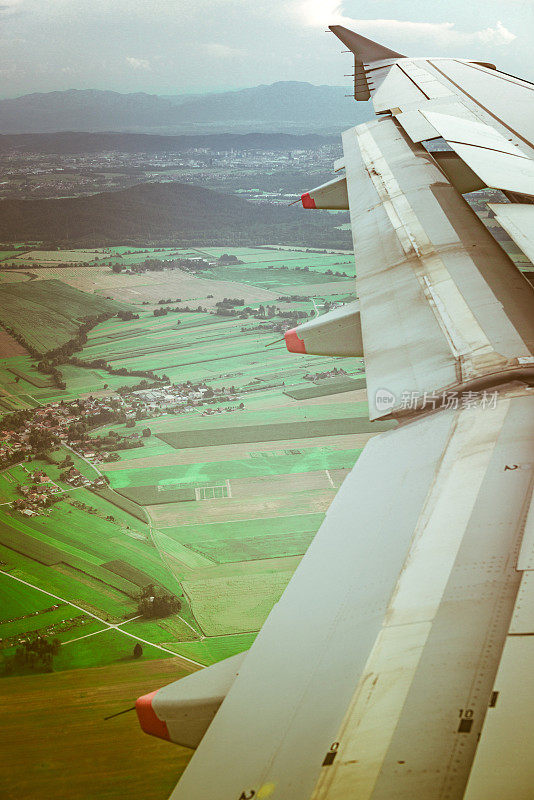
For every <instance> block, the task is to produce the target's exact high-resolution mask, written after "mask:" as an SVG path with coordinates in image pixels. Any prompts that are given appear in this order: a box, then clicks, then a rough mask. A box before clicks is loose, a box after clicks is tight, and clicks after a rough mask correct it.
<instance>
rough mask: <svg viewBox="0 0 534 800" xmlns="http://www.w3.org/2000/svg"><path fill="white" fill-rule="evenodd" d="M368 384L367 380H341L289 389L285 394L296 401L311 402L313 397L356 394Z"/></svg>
mask: <svg viewBox="0 0 534 800" xmlns="http://www.w3.org/2000/svg"><path fill="white" fill-rule="evenodd" d="M366 385H367V383H366V380H365V378H341V379H337V378H336V379H335V380H333V381H328V382H325V383H321V384H319V385H318V386H303V387H302V388H299V387H298V386H297V387H296V388H295V389H287V391H285V392H284V394H286V395H287V396H288V397H292V398H293V399H294V400H310V399H311V398H312V397H324V396H326V395H329V394H342V393H343V392H354V391H356V389H365V387H366Z"/></svg>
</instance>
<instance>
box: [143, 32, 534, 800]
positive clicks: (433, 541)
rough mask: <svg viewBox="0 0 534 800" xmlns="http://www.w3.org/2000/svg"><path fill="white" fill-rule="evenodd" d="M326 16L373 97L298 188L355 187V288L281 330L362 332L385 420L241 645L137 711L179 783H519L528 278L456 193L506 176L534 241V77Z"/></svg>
mask: <svg viewBox="0 0 534 800" xmlns="http://www.w3.org/2000/svg"><path fill="white" fill-rule="evenodd" d="M332 30H333V31H334V33H335V34H336V35H337V36H338V37H339V38H340V39H341V40H342V41H343V42H344V43H345V44H346V46H347V47H348V48H349V50H351V51H352V52H353V53H354V60H355V91H354V94H355V98H356V99H367V98H368V97H369V96H372V97H373V102H374V104H375V109H376V111H377V114H378V115H379V119H378V120H377V121H375V122H371V123H366V124H364V125H359V126H357V127H355V128H352V129H350V130H349V131H346V132H345V133H344V134H343V152H344V156H343V159H342V160H340V162H338V163H337V164H336V169H337V170H338V171H341V170H344V174H343V175H342V176H341V177H339V178H338V179H337V180H334V181H332V182H330V183H328V184H325V185H323V186H321V187H317V189H313V190H310V191H309V192H306V193H305V194H304V195H303V198H302V200H303V205H304V206H305V207H307V208H347V207H348V209H349V210H350V216H351V224H352V231H353V238H354V248H355V257H356V273H357V292H358V302H357V303H351V304H350V305H349V306H346V307H343V308H340V309H335V310H334V311H333V312H329V314H326V315H325V316H324V317H322V318H318V319H316V320H312V321H311V322H308V323H305V324H304V325H302V326H300V327H298V328H296V329H293V330H292V331H288V333H287V334H286V343H287V346H288V349H290V350H291V351H293V352H308V353H318V354H337V355H351V354H352V355H361V354H363V356H364V358H365V366H366V375H367V386H368V392H369V404H370V416H371V418H372V419H375V420H377V419H381V420H392V421H395V422H396V423H397V425H396V427H395V428H394V429H392V430H388V431H387V432H384V433H381V434H380V435H378V436H375V437H374V438H373V439H372V440H371V441H370V442H369V443H368V444H367V446H366V447H365V449H364V452H363V453H362V455H361V457H360V458H359V460H358V462H357V464H356V465H355V467H354V469H353V470H352V472H351V473H350V474H349V476H348V477H347V478H346V480H345V482H344V483H343V485H342V487H341V489H340V490H339V492H338V494H337V496H336V498H335V500H334V502H333V503H332V505H331V507H330V509H329V511H328V513H327V515H326V518H325V521H324V523H323V525H322V526H321V528H320V530H319V531H318V533H317V534H316V536H315V539H314V541H313V542H312V544H311V546H310V548H309V549H308V551H307V553H306V555H305V556H304V558H303V559H302V561H301V563H300V565H299V567H298V569H297V571H296V572H295V574H294V576H293V578H292V580H291V581H290V583H289V585H288V587H287V589H286V591H285V592H284V594H283V596H282V598H281V599H280V601H279V602H278V603H277V604H276V606H275V607H274V608H273V610H272V612H271V614H270V615H269V617H268V619H267V621H266V622H265V624H264V626H263V628H262V630H261V631H260V633H259V635H258V637H257V639H256V641H255V643H254V644H253V646H252V647H251V649H250V650H249V651H248V652H247V653H246V654H244V655H243V656H239V657H234V658H233V659H229V660H228V661H226V662H221V663H220V664H218V665H216V666H215V667H210V668H208V669H206V670H203V671H202V672H200V673H195V674H194V675H191V676H189V677H187V678H184V679H182V680H181V681H177V682H176V683H175V684H171V686H169V687H165V688H164V689H161V690H159V691H157V692H153V693H151V694H150V695H147V696H146V697H144V698H141V699H140V700H139V701H138V713H139V716H140V719H141V723H142V725H143V727H144V729H145V730H147V731H148V732H152V733H155V734H156V735H160V736H163V737H164V738H168V739H171V740H172V741H176V742H180V743H183V744H187V745H189V746H197V749H196V752H195V754H194V756H193V758H192V760H191V762H190V764H189V766H188V768H187V769H186V771H185V773H184V775H183V776H182V778H181V780H180V782H179V783H178V786H177V787H176V789H175V791H174V792H173V794H172V800H207V798H213V800H265V799H266V798H272V800H346V798H351V797H354V798H356V797H357V798H358V800H386V798H387V800H391V798H395V800H413V798H418V800H460V798H465V799H466V800H482V798H484V800H502V798H514V800H523V799H524V800H527V798H531V797H532V785H533V780H534V766H533V765H534V758H533V755H534V754H533V752H532V747H533V745H532V740H533V733H534V722H533V719H534V669H533V666H534V504H533V500H532V490H533V485H534V393H533V392H534V390H533V386H534V291H533V288H532V286H531V285H530V284H529V282H528V281H527V280H526V279H525V277H524V276H523V275H522V274H521V273H520V272H519V270H518V269H517V267H516V266H515V264H514V263H513V262H512V261H511V259H510V258H509V256H508V254H507V252H506V250H505V249H503V247H501V244H500V243H499V241H500V240H499V241H497V240H496V238H494V236H493V235H492V234H491V233H490V232H489V230H488V229H487V227H486V226H485V225H484V224H483V223H482V222H481V221H480V219H479V218H478V216H477V215H476V214H475V213H474V212H473V211H472V209H471V207H470V206H469V205H468V203H467V202H466V201H465V199H464V198H463V194H465V193H466V192H470V191H475V190H477V189H479V188H483V187H489V188H492V189H498V190H500V191H501V194H500V195H497V197H500V200H499V201H498V202H497V203H495V202H494V200H495V197H492V198H491V200H492V208H491V209H490V212H491V213H492V214H493V215H494V219H495V220H497V221H499V222H500V220H501V219H502V228H503V229H506V230H507V231H508V232H509V233H510V235H511V236H512V238H513V239H514V242H515V246H516V248H517V249H520V248H521V247H524V249H525V252H526V251H527V250H528V246H530V247H532V223H533V221H534V205H533V196H534V179H533V172H532V170H533V166H534V160H533V159H534V147H533V144H532V142H533V141H534V114H533V113H532V96H533V95H532V92H533V90H534V87H533V86H532V85H531V84H528V83H527V82H526V81H521V80H519V79H517V78H514V77H511V76H508V75H505V74H503V73H500V72H498V71H497V70H495V69H494V68H493V67H492V66H491V65H487V64H480V63H475V62H469V61H462V60H455V59H442V58H439V59H433V58H428V59H410V58H407V57H405V56H402V55H400V54H399V53H396V52H394V51H392V50H389V49H388V48H384V47H382V46H381V45H379V44H377V43H375V42H371V41H370V40H368V39H365V38H364V37H360V36H358V35H357V34H355V33H353V32H352V31H348V30H347V29H345V28H340V27H339V26H334V27H333V28H332ZM497 206H499V207H498V208H497ZM496 208H497V210H495V209H496ZM495 224H497V222H495ZM516 237H517V238H516ZM497 238H499V237H497ZM525 242H526V243H527V244H525ZM527 245H528V246H527ZM479 740H480V741H479Z"/></svg>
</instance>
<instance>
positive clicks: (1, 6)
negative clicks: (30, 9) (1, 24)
mask: <svg viewBox="0 0 534 800" xmlns="http://www.w3.org/2000/svg"><path fill="white" fill-rule="evenodd" d="M22 3H23V0H0V14H14V13H16V12H17V10H18V8H19V6H21V5H22Z"/></svg>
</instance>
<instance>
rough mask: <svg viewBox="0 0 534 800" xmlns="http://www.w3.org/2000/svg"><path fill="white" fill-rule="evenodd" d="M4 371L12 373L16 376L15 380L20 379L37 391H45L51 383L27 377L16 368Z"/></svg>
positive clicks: (31, 376)
mask: <svg viewBox="0 0 534 800" xmlns="http://www.w3.org/2000/svg"><path fill="white" fill-rule="evenodd" d="M6 369H7V370H9V372H12V373H13V375H16V376H17V378H22V379H23V380H25V381H26V382H27V383H31V385H32V386H36V387H37V388H38V389H45V388H48V387H50V386H52V381H51V380H50V379H48V380H44V379H43V378H36V377H34V376H33V375H28V374H27V373H26V372H22V370H20V369H16V367H8V366H6Z"/></svg>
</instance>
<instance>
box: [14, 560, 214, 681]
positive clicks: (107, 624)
mask: <svg viewBox="0 0 534 800" xmlns="http://www.w3.org/2000/svg"><path fill="white" fill-rule="evenodd" d="M0 575H5V576H6V577H8V578H11V579H12V580H14V581H18V582H19V583H23V584H24V585H25V586H29V587H30V588H31V589H37V591H38V592H42V593H43V594H46V595H48V596H49V597H53V598H54V600H60V601H61V602H62V603H66V604H67V605H69V606H72V608H76V609H78V611H81V612H82V613H83V614H87V616H88V617H92V618H93V619H95V620H97V622H100V623H101V625H104V626H105V628H106V629H110V628H111V629H112V630H116V631H118V632H119V633H123V634H124V635H125V636H129V637H130V638H131V639H135V640H136V641H138V642H142V643H143V644H148V645H150V646H151V647H155V648H157V649H158V650H163V652H164V653H169V655H171V656H172V657H173V658H179V659H180V660H181V661H185V662H187V663H188V664H194V665H195V667H203V666H204V664H200V663H199V662H198V661H193V660H192V659H191V658H186V657H185V656H182V655H180V654H179V653H175V652H174V651H173V650H169V649H168V648H167V647H163V645H161V644H154V642H149V641H148V640H147V639H142V638H141V637H140V636H136V635H135V634H133V633H130V632H129V631H125V630H123V628H122V627H121V625H125V624H126V622H131V621H132V620H131V619H128V620H125V621H124V622H119V623H118V624H116V625H113V624H112V623H110V622H106V620H105V619H102V617H98V616H97V615H96V614H93V613H92V612H91V611H87V609H85V608H82V606H78V605H76V603H71V601H70V600H67V599H66V598H65V597H60V596H59V595H57V594H52V592H48V591H46V590H45V589H41V587H40V586H35V584H33V583H29V582H28V581H23V580H22V578H17V577H16V575H12V574H11V573H10V572H5V571H4V570H3V569H0ZM133 619H137V617H133ZM98 633H102V631H98ZM79 638H84V637H79ZM65 644H67V642H65Z"/></svg>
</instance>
